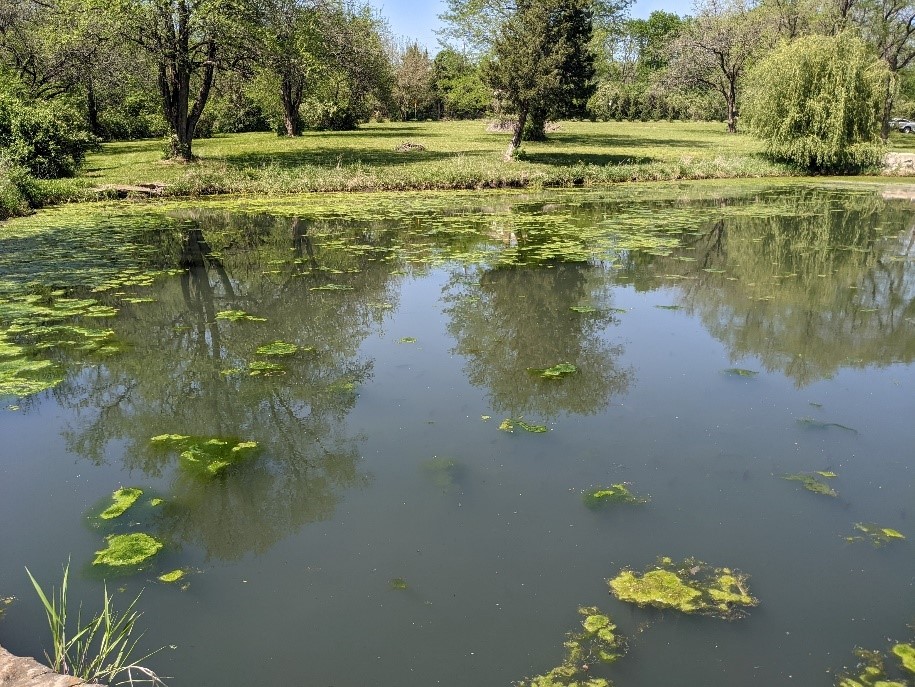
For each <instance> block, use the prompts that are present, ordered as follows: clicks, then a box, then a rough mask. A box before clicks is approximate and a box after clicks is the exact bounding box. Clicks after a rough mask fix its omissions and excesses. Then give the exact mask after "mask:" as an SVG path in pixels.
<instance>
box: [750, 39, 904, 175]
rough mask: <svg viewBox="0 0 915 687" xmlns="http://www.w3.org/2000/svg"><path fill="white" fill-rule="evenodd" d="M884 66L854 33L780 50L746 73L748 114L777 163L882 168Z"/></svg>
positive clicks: (833, 169) (813, 168)
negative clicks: (780, 161)
mask: <svg viewBox="0 0 915 687" xmlns="http://www.w3.org/2000/svg"><path fill="white" fill-rule="evenodd" d="M888 78H889V73H888V69H887V68H886V66H885V65H884V64H883V63H882V62H881V61H880V60H878V59H876V58H874V56H873V55H872V54H871V53H870V51H869V50H868V47H867V45H866V44H865V43H864V42H863V41H862V40H861V39H859V38H856V37H855V36H853V35H852V34H850V33H847V32H846V33H842V34H839V35H838V36H835V37H827V36H808V37H804V38H800V39H798V40H796V41H794V42H793V43H786V44H782V45H780V46H779V47H778V48H777V49H776V50H774V51H772V52H771V53H770V54H769V56H767V57H766V58H765V59H763V60H762V61H760V62H759V63H758V64H757V65H756V66H755V67H754V69H753V70H752V71H751V72H750V74H749V75H748V96H747V102H746V107H745V110H744V112H745V115H746V117H747V119H748V121H749V123H750V126H751V127H752V129H753V130H754V132H756V133H757V134H758V135H759V136H761V137H762V138H763V139H765V141H766V150H767V152H768V153H769V154H770V155H772V156H773V157H775V158H778V159H781V160H787V161H790V162H794V163H796V164H798V165H800V166H802V167H804V168H807V169H809V170H811V171H815V172H848V171H855V170H859V169H861V168H863V167H867V166H869V165H873V164H877V163H878V162H879V160H880V157H881V154H882V146H881V144H880V128H881V120H882V112H883V102H884V95H885V92H886V83H887V81H888Z"/></svg>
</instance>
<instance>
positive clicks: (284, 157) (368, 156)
mask: <svg viewBox="0 0 915 687" xmlns="http://www.w3.org/2000/svg"><path fill="white" fill-rule="evenodd" d="M485 152H486V151H479V150H468V151H447V152H438V151H433V150H423V151H415V152H406V153H398V152H395V151H394V150H385V149H378V148H368V149H364V150H354V149H352V148H309V149H307V150H294V151H286V152H277V153H238V154H235V155H226V156H220V158H219V159H221V160H224V161H225V162H226V163H227V164H229V165H231V166H233V167H258V166H261V165H276V166H277V167H279V168H281V169H292V168H295V167H301V166H303V165H316V166H321V167H332V166H336V165H340V166H344V165H354V164H357V163H362V164H364V165H371V166H373V167H376V166H377V167H392V166H395V165H407V164H414V163H417V162H438V161H440V160H447V159H449V158H452V157H456V156H458V155H461V156H464V157H479V156H480V155H483V154H485ZM214 159H216V158H214Z"/></svg>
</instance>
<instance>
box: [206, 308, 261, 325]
mask: <svg viewBox="0 0 915 687" xmlns="http://www.w3.org/2000/svg"><path fill="white" fill-rule="evenodd" d="M216 319H217V320H228V321H229V322H266V321H267V318H266V317H257V316H256V315H252V314H250V313H247V312H245V311H244V310H222V311H220V312H218V313H216Z"/></svg>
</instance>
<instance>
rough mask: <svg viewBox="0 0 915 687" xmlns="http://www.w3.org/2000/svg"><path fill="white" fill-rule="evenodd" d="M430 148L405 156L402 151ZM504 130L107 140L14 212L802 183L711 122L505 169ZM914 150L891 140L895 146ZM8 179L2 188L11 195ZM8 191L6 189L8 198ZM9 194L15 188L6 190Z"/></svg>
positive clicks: (394, 126)
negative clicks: (192, 157) (231, 199)
mask: <svg viewBox="0 0 915 687" xmlns="http://www.w3.org/2000/svg"><path fill="white" fill-rule="evenodd" d="M405 142H411V143H417V144H420V145H421V146H423V147H424V148H425V150H415V151H411V152H397V151H396V150H395V148H397V146H399V145H400V144H402V143H405ZM507 142H508V137H507V135H506V134H499V133H488V132H487V131H486V123H485V122H483V121H471V122H419V123H413V122H407V123H403V122H399V123H382V124H366V125H364V126H362V127H361V128H360V129H359V130H357V131H347V132H307V133H306V134H305V135H304V136H301V137H300V138H295V139H289V138H285V137H279V136H276V135H274V134H269V133H253V134H232V135H221V136H216V137H214V138H211V139H201V140H198V141H196V142H195V152H196V154H197V155H198V156H199V160H198V161H197V162H195V163H192V164H180V163H175V162H167V161H164V160H163V159H162V150H163V143H162V142H161V141H158V140H146V141H129V142H119V143H107V144H104V145H103V146H102V147H101V149H100V150H99V151H98V152H96V153H94V154H91V155H90V156H89V157H88V159H87V161H86V165H85V167H84V169H83V172H82V174H81V175H80V176H78V177H77V178H75V179H65V180H55V181H37V182H34V183H32V184H31V185H30V186H29V188H27V189H25V193H24V194H23V195H22V198H21V202H19V204H18V211H15V212H13V213H10V214H19V213H20V212H25V211H28V209H29V208H30V207H31V208H37V207H43V206H46V205H53V204H59V203H64V202H72V201H83V200H97V199H100V198H105V197H111V196H113V195H115V194H116V192H115V191H114V190H112V188H111V187H114V186H125V185H126V186H137V185H144V184H153V185H156V186H159V187H161V192H162V195H165V196H189V197H195V196H203V195H216V194H261V195H276V194H285V193H307V192H314V191H402V190H424V189H437V190H450V189H480V188H524V187H533V188H540V187H560V188H561V187H572V186H598V185H604V184H611V183H616V182H623V181H675V180H681V179H738V178H757V177H779V176H796V175H798V174H799V172H798V171H797V170H796V169H794V168H792V167H789V166H786V165H780V164H775V163H773V162H770V161H769V160H767V159H766V158H765V157H763V155H762V154H761V151H762V146H761V144H760V142H759V141H758V140H756V139H755V138H753V137H752V136H749V135H744V134H737V135H732V134H728V133H726V131H725V127H724V125H722V124H719V123H708V122H563V123H562V124H561V125H560V128H559V130H558V131H556V132H553V133H551V134H550V136H549V140H547V141H544V142H540V143H525V144H524V147H523V153H522V156H521V157H520V159H519V160H517V161H515V162H511V163H505V162H502V159H501V158H502V152H503V151H504V149H505V146H506V145H507ZM913 146H915V136H909V137H906V136H905V135H903V134H893V138H892V139H891V141H890V149H891V150H902V151H904V150H906V149H907V148H911V147H913ZM2 182H3V179H0V191H2V187H3V183H2ZM10 188H11V187H10V186H9V184H8V185H7V190H8V191H9V189H10ZM9 192H10V193H13V192H14V191H9Z"/></svg>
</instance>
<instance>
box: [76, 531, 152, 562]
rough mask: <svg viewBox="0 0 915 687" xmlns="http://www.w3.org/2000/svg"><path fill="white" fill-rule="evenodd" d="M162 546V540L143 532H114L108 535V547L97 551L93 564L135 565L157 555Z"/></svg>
mask: <svg viewBox="0 0 915 687" xmlns="http://www.w3.org/2000/svg"><path fill="white" fill-rule="evenodd" d="M162 547H163V544H162V542H160V541H159V540H158V539H156V538H155V537H152V536H150V535H148V534H145V533H143V532H134V533H132V534H113V535H111V536H110V537H108V547H107V548H105V549H102V550H101V551H96V552H95V558H94V559H93V561H92V565H103V566H108V567H112V568H125V567H134V566H137V565H140V564H141V563H144V562H145V561H147V560H149V559H150V558H152V557H153V556H155V555H156V554H157V553H159V551H161V550H162Z"/></svg>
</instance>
